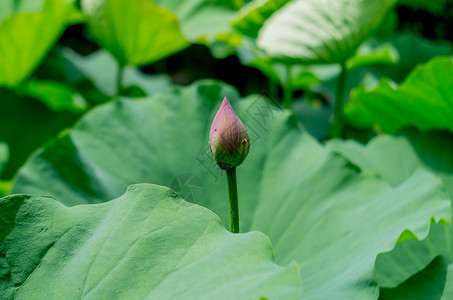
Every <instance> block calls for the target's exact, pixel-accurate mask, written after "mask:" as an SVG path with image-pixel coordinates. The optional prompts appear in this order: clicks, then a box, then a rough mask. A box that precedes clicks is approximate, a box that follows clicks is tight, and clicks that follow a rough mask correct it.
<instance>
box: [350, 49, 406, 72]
mask: <svg viewBox="0 0 453 300" xmlns="http://www.w3.org/2000/svg"><path fill="white" fill-rule="evenodd" d="M398 61H399V54H398V51H397V50H396V48H395V47H394V46H393V45H392V44H391V43H384V44H380V45H378V46H375V47H373V46H372V45H370V44H367V43H364V44H362V46H361V47H359V49H357V53H356V54H354V56H352V57H351V58H349V59H348V61H347V62H346V67H347V68H348V70H352V69H357V68H359V67H362V66H368V65H375V64H396V63H398Z"/></svg>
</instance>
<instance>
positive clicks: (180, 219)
mask: <svg viewBox="0 0 453 300" xmlns="http://www.w3.org/2000/svg"><path fill="white" fill-rule="evenodd" d="M0 266H2V267H1V268H0V274H1V275H2V276H1V277H0V278H1V279H0V298H2V299H12V298H14V299H75V298H77V299H82V298H83V299H113V298H122V299H124V298H127V299H231V298H234V299H260V298H266V299H297V297H298V295H299V294H300V290H301V288H300V278H299V275H298V270H297V266H296V264H294V263H293V264H291V265H290V266H288V267H285V268H282V267H279V266H277V265H276V264H275V263H274V262H273V259H272V250H271V247H270V243H269V239H268V238H267V237H265V236H264V235H263V234H262V233H259V232H250V233H246V234H231V233H229V232H228V231H227V230H226V229H225V228H224V227H223V224H222V223H221V222H220V219H219V218H218V217H217V216H216V215H214V214H213V213H212V212H210V211H209V210H207V209H205V208H202V207H200V206H197V205H193V204H190V203H187V202H185V201H184V200H182V199H181V198H180V197H179V196H178V195H177V194H176V193H175V192H173V191H171V190H170V189H168V188H165V187H161V186H155V185H150V184H139V185H133V186H130V187H129V188H128V190H127V192H126V193H125V194H124V195H123V196H121V197H120V198H118V199H115V200H112V201H109V202H107V203H103V204H101V205H80V206H76V207H73V208H67V207H64V206H62V205H61V204H60V203H58V202H57V201H55V199H52V198H50V197H43V196H28V195H15V196H10V197H6V198H3V199H1V200H0Z"/></svg>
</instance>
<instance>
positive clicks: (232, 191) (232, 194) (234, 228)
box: [226, 167, 239, 233]
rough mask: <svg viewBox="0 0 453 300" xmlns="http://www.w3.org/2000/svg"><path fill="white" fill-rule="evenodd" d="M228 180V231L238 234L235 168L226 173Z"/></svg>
mask: <svg viewBox="0 0 453 300" xmlns="http://www.w3.org/2000/svg"><path fill="white" fill-rule="evenodd" d="M226 173H227V180H228V197H229V200H230V231H231V232H233V233H239V206H238V186H237V180H236V167H234V168H231V169H229V170H227V171H226Z"/></svg>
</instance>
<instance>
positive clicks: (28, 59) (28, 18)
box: [0, 0, 74, 87]
mask: <svg viewBox="0 0 453 300" xmlns="http://www.w3.org/2000/svg"><path fill="white" fill-rule="evenodd" d="M2 3H3V4H2V6H5V7H6V6H8V7H9V9H5V10H4V11H2V13H1V15H0V69H1V70H2V71H1V72H0V86H1V85H6V86H11V87H15V86H17V85H19V84H20V83H21V82H22V81H23V80H24V79H25V78H26V77H28V76H29V75H30V74H31V73H32V72H33V70H34V69H35V68H36V67H37V66H38V64H39V63H40V62H41V60H42V59H43V58H44V56H45V55H46V54H47V53H48V51H49V50H50V49H51V48H52V46H53V44H54V43H55V42H56V40H57V39H58V37H59V36H60V35H61V33H62V32H63V30H64V29H65V27H66V24H67V16H68V15H69V14H70V13H71V11H72V10H73V9H74V4H73V1H64V0H43V1H11V0H6V1H2ZM0 8H3V7H0ZM0 10H2V9H0Z"/></svg>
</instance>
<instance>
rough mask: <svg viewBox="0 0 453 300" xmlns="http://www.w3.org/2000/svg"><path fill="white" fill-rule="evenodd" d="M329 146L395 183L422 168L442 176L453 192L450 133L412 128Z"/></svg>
mask: <svg viewBox="0 0 453 300" xmlns="http://www.w3.org/2000/svg"><path fill="white" fill-rule="evenodd" d="M328 147H329V148H330V149H332V151H335V152H337V153H340V154H341V155H342V156H344V157H345V158H346V159H348V160H349V161H350V162H352V163H353V164H355V165H356V166H358V167H359V168H360V169H361V171H362V172H372V173H374V174H378V175H379V176H381V177H382V178H383V179H385V180H386V181H387V182H388V183H390V184H391V185H392V186H398V185H399V184H401V183H402V182H404V181H405V180H407V178H409V177H410V176H412V174H413V173H414V172H415V171H416V170H417V169H418V168H419V167H423V168H425V169H427V170H429V171H430V172H432V173H434V174H436V175H437V176H439V177H440V178H442V180H443V181H444V182H445V184H446V188H447V189H449V190H450V192H452V195H453V187H451V186H452V184H453V178H452V177H453V157H452V156H451V153H452V151H453V135H452V134H451V133H449V132H445V131H444V132H440V131H439V132H426V133H421V132H418V131H417V130H414V129H410V130H405V131H404V134H399V135H397V136H394V135H387V134H383V135H380V136H378V137H376V138H374V139H372V140H371V141H370V142H369V143H368V144H367V145H363V144H361V143H359V142H356V141H353V140H348V141H337V140H332V141H329V143H328ZM452 198H453V197H452Z"/></svg>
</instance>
